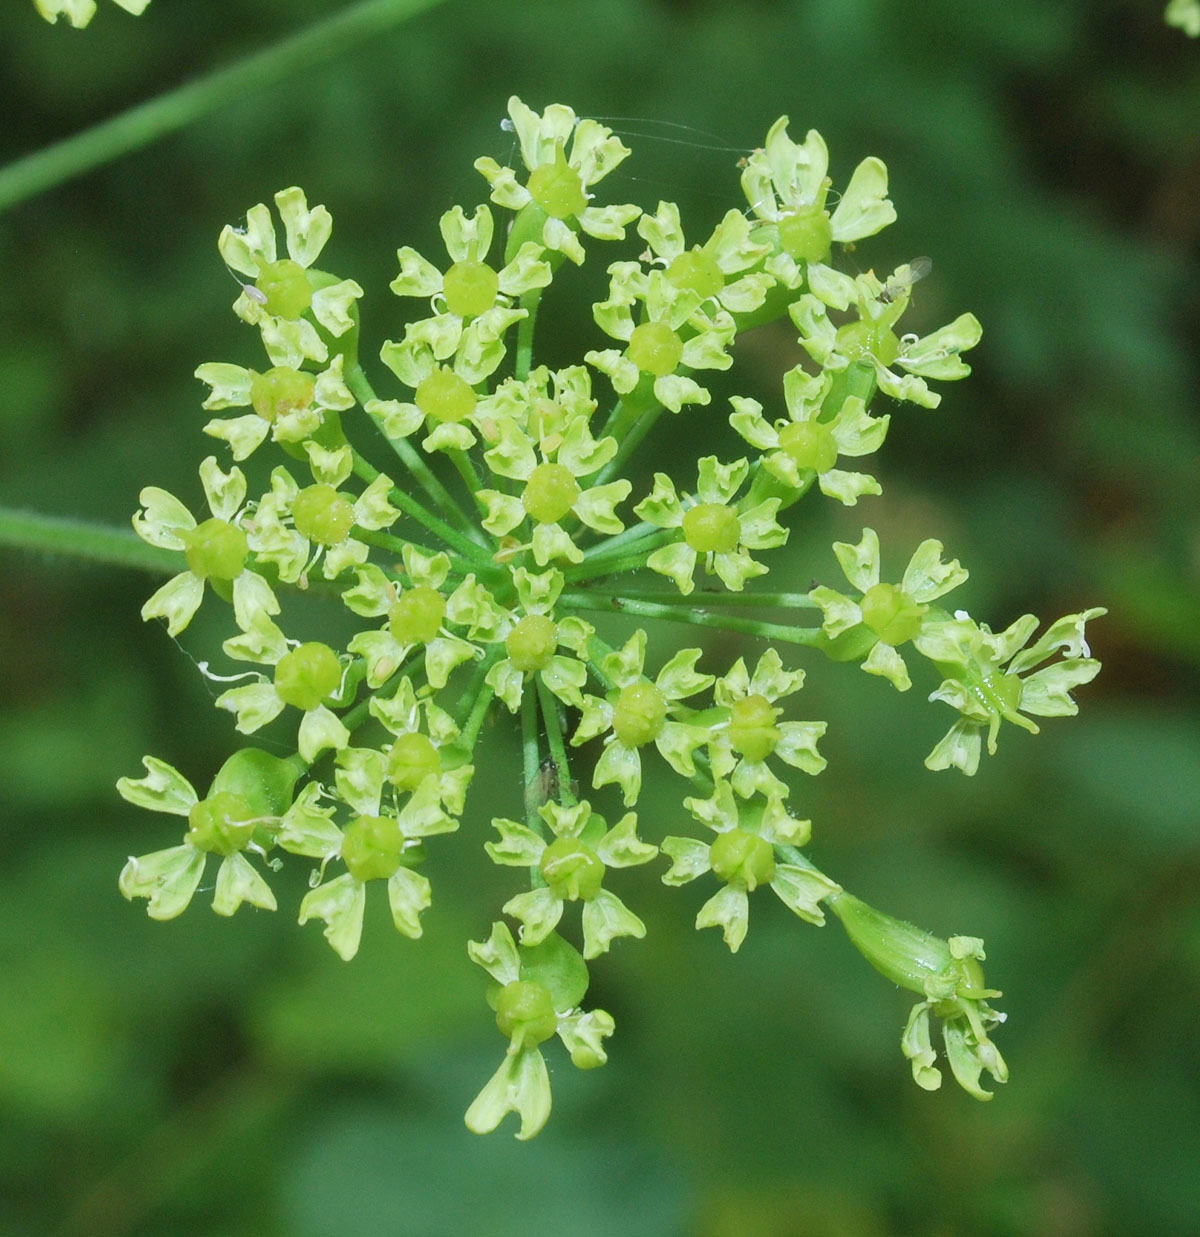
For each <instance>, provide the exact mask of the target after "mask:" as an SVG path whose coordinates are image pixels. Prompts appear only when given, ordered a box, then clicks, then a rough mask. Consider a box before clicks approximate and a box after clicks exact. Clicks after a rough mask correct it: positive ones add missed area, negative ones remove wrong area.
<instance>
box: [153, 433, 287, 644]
mask: <svg viewBox="0 0 1200 1237" xmlns="http://www.w3.org/2000/svg"><path fill="white" fill-rule="evenodd" d="M200 481H201V484H202V485H203V486H204V496H205V498H206V499H207V501H208V509H209V510H210V511H211V512H212V518H211V519H208V520H205V521H204V522H203V523H201V524H197V522H196V517H195V516H194V515H192V513H191V512H190V511H188V509H187V508H186V507H185V506H184V505H183V503H181V502H180V501H179V499H178V498H176V497H175V496H174V495H173V494H169V493H167V491H166V490H160V489H159V488H158V487H157V486H153V485H150V486H147V487H146V488H145V489H144V490H142V492H141V493H140V494H139V495H138V500H139V501H140V502H141V504H142V509H141V510H140V511H138V513H137V514H136V515H135V516H134V517H133V527H134V531H135V532H136V533H137V535H138V536H139V537H141V539H142V540H143V541H146V542H148V543H149V544H150V545H154V546H159V547H161V548H162V549H165V550H182V551H183V554H184V558H185V559H186V561H187V565H188V570H187V571H181V572H180V573H179V574H178V575H175V576H172V577H171V579H170V580H168V581H167V582H166V584H164V585H163V586H162V587H161V588H160V589H158V590H157V591H156V592H155V593H154V595H153V596H152V597H150V599H149V600H148V601H147V602H146V604H145V605H144V606H142V618H143V619H152V618H165V619H166V620H167V633H168V634H169V635H172V636H177V635H178V634H179V633H180V632H181V631H183V630H184V629H185V628H186V627H187V625H188V624H189V623H190V622H191V621H192V618H193V616H194V615H195V613H196V611H197V610H198V609H199V608H200V603H201V601H203V599H204V582H205V581H206V580H207V581H210V582H211V583H212V586H213V588H214V589H221V590H222V592H225V591H226V590H227V591H228V594H229V595H230V596H231V597H232V601H233V612H234V616H235V618H236V619H237V623H238V626H239V627H248V626H251V625H252V624H253V623H255V622H256V621H258V620H259V619H265V618H266V617H267V615H270V614H278V613H279V602H278V601H277V600H276V599H275V594H274V593H273V592H272V591H271V587H270V585H269V584H267V582H266V580H264V579H263V578H262V576H260V575H259V574H258V573H257V572H254V571H252V570H251V569H250V567H249V566H248V563H249V561H250V550H251V546H250V541H249V537H248V535H247V528H248V527H249V523H250V521H249V519H248V515H249V513H248V512H247V510H246V509H245V505H244V504H245V499H246V478H245V476H244V475H243V474H242V471H241V469H240V468H231V469H230V470H229V472H227V473H224V472H222V471H221V469H220V467H219V466H218V465H217V461H216V457H215V456H212V455H210V456H208V458H207V459H205V460H204V461H203V463H201V465H200Z"/></svg>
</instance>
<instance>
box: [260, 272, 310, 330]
mask: <svg viewBox="0 0 1200 1237" xmlns="http://www.w3.org/2000/svg"><path fill="white" fill-rule="evenodd" d="M254 286H255V287H256V288H257V289H258V290H259V291H260V292H261V293H262V294H263V295H264V296H265V297H266V298H267V300H266V303H265V305H264V306H263V308H264V309H266V311H267V313H269V314H271V315H272V316H273V317H275V318H289V319H292V320H293V321H294V320H295V319H296V318H299V317H300V315H301V314H302V313H303V312H304V311H305V310H306V309H307V308H308V307H309V306H310V305H311V304H312V297H313V290H312V284H310V283H309V282H308V275H307V274H306V273H305V271H304V267H302V266H301V265H300V263H299V262H293V261H292V260H291V258H281V259H280V260H279V261H278V262H264V263H263V264H262V265H261V266H260V267H259V270H258V278H257V279H256V280H255V282H254Z"/></svg>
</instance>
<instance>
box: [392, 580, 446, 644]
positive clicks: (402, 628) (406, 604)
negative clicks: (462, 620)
mask: <svg viewBox="0 0 1200 1237" xmlns="http://www.w3.org/2000/svg"><path fill="white" fill-rule="evenodd" d="M445 617H446V599H445V598H444V597H443V596H442V595H441V593H439V592H438V591H437V589H435V588H430V587H429V585H428V584H420V585H418V586H417V587H416V588H410V589H409V590H408V592H406V593H403V594H402V595H401V597H400V600H399V601H398V602H396V604H395V605H394V606H393V607H392V608H391V609H390V610H389V611H388V626H389V627H390V628H391V631H392V635H393V636H395V637H396V639H397V640H398V641H399V642H400V643H401V644H428V643H429V642H430V640H432V639H433V638H434V637H435V636H436V635H437V634H438V631H439V630H440V629H441V626H442V619H443V618H445Z"/></svg>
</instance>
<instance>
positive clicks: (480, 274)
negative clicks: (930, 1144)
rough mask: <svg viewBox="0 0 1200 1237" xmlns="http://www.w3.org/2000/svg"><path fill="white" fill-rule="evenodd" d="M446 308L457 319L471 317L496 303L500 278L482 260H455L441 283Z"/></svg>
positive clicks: (485, 310) (476, 315) (484, 311)
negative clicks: (455, 315) (456, 315)
mask: <svg viewBox="0 0 1200 1237" xmlns="http://www.w3.org/2000/svg"><path fill="white" fill-rule="evenodd" d="M442 291H443V293H444V294H445V297H446V308H447V309H448V310H449V311H450V312H451V313H452V314H458V316H459V317H460V318H475V317H478V316H479V315H480V314H482V313H486V312H487V311H488V310H489V309H491V307H492V306H493V305H494V304H495V303H496V294H497V293H498V292H499V291H500V277H499V276H498V275H497V274H496V272H495V271H494V270H492V268H491V267H490V266H488V264H487V263H486V262H456V263H455V264H454V265H453V266H452V267H451V268H450V269H449V270H448V271H447V272H446V278H445V280H444V282H443V284H442Z"/></svg>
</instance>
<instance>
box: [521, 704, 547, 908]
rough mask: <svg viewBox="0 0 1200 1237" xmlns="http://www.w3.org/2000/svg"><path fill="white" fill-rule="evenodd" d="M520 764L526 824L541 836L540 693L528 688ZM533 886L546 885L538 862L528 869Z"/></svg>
mask: <svg viewBox="0 0 1200 1237" xmlns="http://www.w3.org/2000/svg"><path fill="white" fill-rule="evenodd" d="M521 765H522V769H523V772H524V775H525V823H526V824H527V825H528V826H529V827H530V829H532V830H533V831H534V833H536V834H537V835H538V837H540V838H544V837H545V836H546V827H545V825H544V823H543V822H542V818H541V815H540V814H539V812H538V808H540V807H541V806H542V802H543V800H542V761H541V753H540V750H539V748H538V706H537V694H536V693H535V692H532V691H530V690H528V689H526V691H525V692H524V694H523V695H522V696H521ZM529 883H530V885H531V886H532V887H533V888H534V889H540V888H542V887H544V886H545V884H546V878H545V877H544V876H543V875H542V869H541V868H540V867H538V866H537V865H536V864H535V865H534V866H533V867H531V868H530V869H529Z"/></svg>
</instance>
